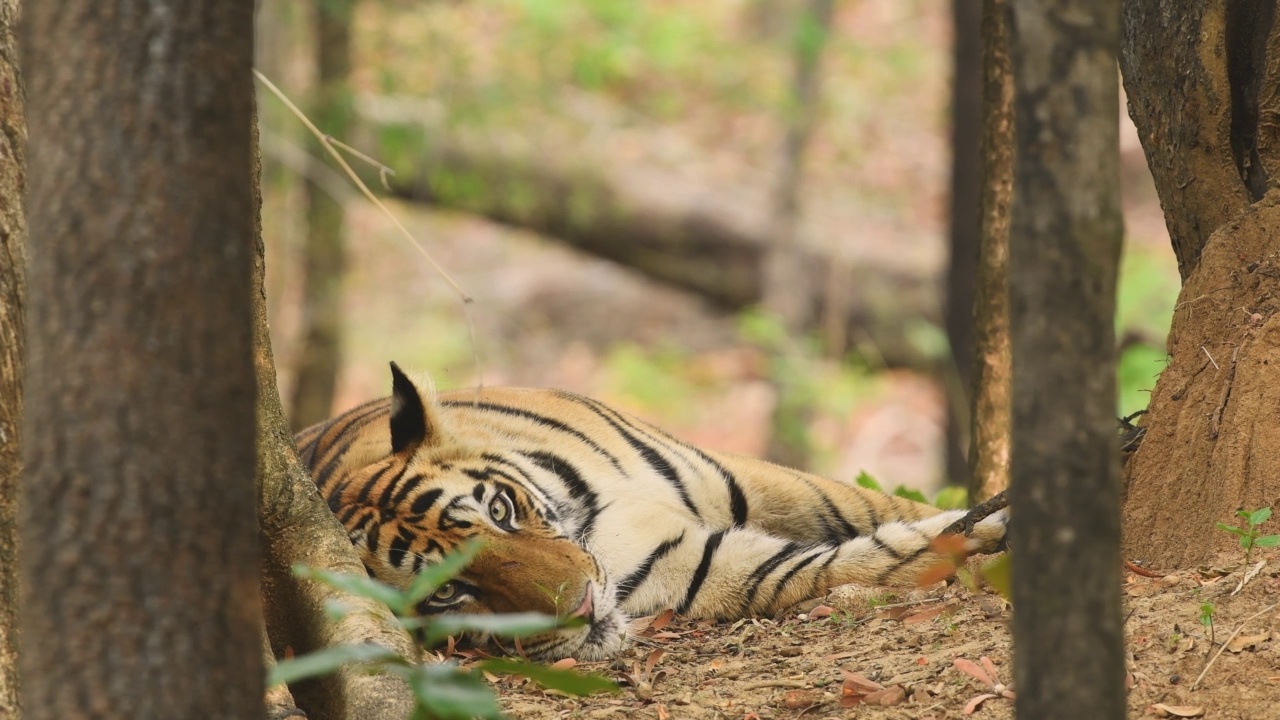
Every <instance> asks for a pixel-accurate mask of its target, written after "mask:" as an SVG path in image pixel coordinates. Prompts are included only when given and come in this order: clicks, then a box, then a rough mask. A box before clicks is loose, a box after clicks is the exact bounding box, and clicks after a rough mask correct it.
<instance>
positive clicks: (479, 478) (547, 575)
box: [295, 362, 1008, 661]
mask: <svg viewBox="0 0 1280 720" xmlns="http://www.w3.org/2000/svg"><path fill="white" fill-rule="evenodd" d="M391 380H392V383H391V390H392V394H391V396H390V397H388V398H382V399H379V400H373V401H370V402H366V403H364V404H362V405H359V406H357V407H355V408H353V409H351V410H348V411H347V412H345V413H343V414H341V415H338V416H337V417H335V418H333V419H331V420H329V421H327V422H322V423H320V424H317V425H314V426H311V427H309V428H307V429H305V430H303V431H301V432H300V433H298V435H297V436H296V437H295V441H296V446H297V449H298V452H299V456H300V458H301V460H302V462H303V464H304V465H305V466H306V467H307V469H308V470H309V471H310V473H311V476H312V479H313V480H314V482H315V483H316V485H317V487H318V488H319V490H320V494H321V495H322V496H323V498H324V499H325V500H326V501H327V503H328V506H329V508H330V509H331V510H332V511H333V513H334V514H335V515H336V516H337V518H338V520H339V521H340V522H341V524H342V526H343V527H344V528H345V529H346V532H347V535H348V537H349V538H350V540H351V542H352V544H353V545H354V546H355V548H356V550H357V552H358V554H359V555H360V556H361V559H362V560H363V562H364V565H365V567H366V568H367V570H368V573H369V575H370V576H371V577H373V578H375V579H377V580H380V581H382V582H384V583H387V584H390V585H393V586H396V587H399V588H405V587H407V586H408V585H409V584H410V583H411V582H412V580H413V579H414V577H415V575H416V574H417V573H418V572H419V571H420V570H422V568H423V567H425V566H428V565H431V564H434V563H437V562H439V561H440V560H441V558H442V557H443V556H444V555H445V554H447V553H449V552H450V551H453V550H456V549H457V548H459V547H460V546H461V545H462V544H463V543H465V542H467V541H468V540H469V539H471V538H482V539H483V543H482V544H481V549H480V550H479V551H478V554H477V555H475V557H474V558H473V560H472V561H471V563H470V564H469V565H468V566H467V567H466V569H465V570H463V571H462V573H461V574H459V575H457V576H456V577H454V579H452V580H450V581H449V582H446V583H444V584H443V585H440V586H439V587H438V588H437V589H436V590H435V592H434V594H432V595H431V596H430V597H428V598H427V599H425V600H424V601H422V603H421V605H420V607H418V608H417V612H418V613H419V614H421V615H423V616H428V617H429V616H432V615H437V614H441V613H479V614H485V613H516V612H535V613H543V614H547V615H553V616H556V617H557V618H562V619H569V618H572V619H574V621H573V622H565V623H563V626H560V627H557V628H556V629H554V630H551V631H548V632H545V633H542V634H538V635H533V636H531V637H526V638H524V639H523V641H522V647H521V648H520V649H521V650H522V651H523V652H524V654H525V655H526V656H527V657H529V658H531V659H536V660H555V659H560V658H566V657H574V658H576V659H578V660H583V661H586V660H603V659H608V658H611V657H613V656H616V655H617V654H618V653H619V652H620V651H622V650H623V648H624V647H625V646H626V644H627V642H628V638H627V627H628V622H629V621H630V619H632V618H636V617H641V616H647V615H652V614H656V613H659V612H663V611H665V610H666V609H674V610H675V612H676V613H677V614H679V615H681V616H687V617H690V618H716V619H738V618H745V617H751V616H759V615H775V614H777V613H779V612H782V611H784V610H785V609H787V608H790V607H793V606H795V605H797V604H799V603H801V602H803V601H805V600H807V599H810V598H814V597H818V596H821V595H823V594H825V593H827V592H828V591H829V590H831V589H832V588H835V587H837V586H840V585H846V584H850V583H861V584H875V585H891V586H892V585H911V584H914V583H915V582H916V581H917V579H919V578H920V577H921V575H922V573H924V572H925V571H926V570H928V569H931V568H934V567H936V566H938V564H939V563H940V562H941V561H942V560H943V557H942V556H941V555H939V554H938V553H937V552H936V551H934V550H931V549H930V545H931V541H932V540H933V539H934V538H935V537H936V536H937V535H938V534H939V533H941V532H942V531H943V529H944V528H947V527H948V526H949V525H951V524H952V523H953V522H956V521H957V520H961V519H964V518H965V517H966V513H965V511H963V510H950V511H943V510H939V509H938V508H935V507H933V506H931V505H927V504H923V503H919V502H914V501H912V500H909V499H907V498H902V497H897V496H893V495H887V494H884V493H881V492H877V491H875V490H870V489H867V488H864V487H860V486H858V485H857V484H855V483H852V482H850V483H845V482H839V481H835V480H830V479H827V478H824V477H820V476H817V475H811V474H808V473H805V472H801V471H798V470H793V469H790V468H786V467H782V466H780V465H775V464H773V463H769V462H766V461H763V460H757V459H754V458H750V457H746V456H739V455H734V454H730V453H726V452H717V451H713V450H704V449H701V448H698V447H695V446H694V445H691V444H688V443H685V442H682V441H680V440H678V439H676V438H675V437H673V436H671V435H669V434H667V433H666V432H664V431H663V430H661V429H659V428H657V427H655V426H654V425H652V424H650V423H648V422H645V421H642V420H639V419H637V418H635V417H632V416H631V415H628V414H626V413H624V412H622V411H619V410H616V409H614V408H612V407H610V406H608V405H606V404H604V403H602V402H599V401H597V400H593V399H590V398H587V397H584V396H581V395H576V394H573V393H570V392H565V391H561V390H552V389H526V388H508V387H485V388H482V389H472V390H455V391H450V392H442V393H438V394H437V393H436V392H435V391H434V390H433V386H432V384H431V381H430V378H429V377H426V376H418V377H410V376H409V375H407V374H406V373H405V372H403V371H402V370H401V369H400V367H399V366H398V365H396V364H395V363H394V362H393V363H391ZM971 525H972V528H973V529H972V532H971V533H969V534H968V535H967V536H965V537H964V550H965V552H967V553H989V552H995V551H998V550H1000V549H1002V548H1003V543H1004V540H1005V535H1006V528H1007V525H1008V515H1007V513H1006V511H1003V510H1002V511H1000V512H999V513H996V514H994V515H991V516H989V517H987V518H985V519H982V520H980V521H978V522H976V524H974V523H971Z"/></svg>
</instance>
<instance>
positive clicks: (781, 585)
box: [765, 547, 840, 610]
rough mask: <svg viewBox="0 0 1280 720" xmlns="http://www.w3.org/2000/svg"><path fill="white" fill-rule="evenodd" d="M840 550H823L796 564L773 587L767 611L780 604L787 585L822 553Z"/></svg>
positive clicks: (835, 548) (837, 548) (766, 606)
mask: <svg viewBox="0 0 1280 720" xmlns="http://www.w3.org/2000/svg"><path fill="white" fill-rule="evenodd" d="M839 549H840V548H839V547H834V548H823V549H822V550H821V551H819V552H816V553H814V554H812V555H810V556H809V557H807V558H805V559H803V560H801V561H800V562H798V563H796V564H795V566H793V567H792V568H791V569H790V570H788V571H787V572H786V574H785V575H783V576H782V578H781V579H779V580H778V584H777V585H774V586H773V595H772V596H770V597H769V603H768V604H767V605H765V608H766V610H767V609H769V608H772V607H773V604H774V603H776V602H778V596H779V595H781V594H782V591H783V589H785V588H786V587H787V583H789V582H791V578H793V577H795V576H796V573H798V572H800V571H801V570H803V569H805V568H806V567H808V566H809V564H810V563H812V562H813V561H814V560H817V559H818V556H819V555H821V554H822V553H824V552H831V551H832V550H837V551H838V550H839ZM833 557H834V555H833Z"/></svg>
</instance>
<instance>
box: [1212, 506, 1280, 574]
mask: <svg viewBox="0 0 1280 720" xmlns="http://www.w3.org/2000/svg"><path fill="white" fill-rule="evenodd" d="M1236 515H1237V516H1238V517H1241V518H1244V521H1245V524H1246V525H1247V526H1248V527H1243V528H1239V527H1236V526H1235V525H1228V524H1226V523H1218V529H1219V530H1225V531H1227V532H1229V533H1231V534H1232V535H1235V536H1237V537H1239V538H1240V547H1242V548H1244V564H1245V565H1248V564H1249V558H1250V557H1252V556H1253V549H1254V548H1256V547H1260V548H1265V547H1276V546H1277V545H1280V535H1263V534H1261V533H1259V532H1258V526H1259V525H1261V524H1263V523H1265V522H1266V521H1267V520H1269V519H1271V508H1269V507H1264V508H1259V509H1257V510H1254V511H1252V512H1250V511H1248V510H1238V511H1236Z"/></svg>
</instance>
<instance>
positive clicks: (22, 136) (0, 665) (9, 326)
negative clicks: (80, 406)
mask: <svg viewBox="0 0 1280 720" xmlns="http://www.w3.org/2000/svg"><path fill="white" fill-rule="evenodd" d="M17 19H18V0H0V718H11V719H12V720H18V719H19V718H21V717H22V710H21V707H20V706H19V704H18V636H17V631H18V584H17V580H18V503H17V498H18V475H19V472H20V469H21V466H22V463H21V460H22V458H21V452H22V356H23V351H24V347H25V345H24V335H23V325H24V322H23V309H24V302H25V298H26V294H27V287H26V264H27V262H26V243H27V221H26V215H25V214H24V213H23V211H22V199H23V197H24V196H25V195H26V152H27V148H26V146H27V125H26V122H25V120H24V119H23V115H22V108H23V98H22V78H21V76H20V74H19V72H18V47H17V44H16V42H15V40H14V36H13V28H14V25H15V23H16V21H17Z"/></svg>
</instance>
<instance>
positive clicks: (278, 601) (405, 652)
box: [252, 123, 419, 720]
mask: <svg viewBox="0 0 1280 720" xmlns="http://www.w3.org/2000/svg"><path fill="white" fill-rule="evenodd" d="M252 143H253V152H252V157H253V180H254V182H253V185H252V187H253V190H254V214H253V219H254V235H255V238H256V240H257V244H256V250H255V252H254V256H253V257H254V261H253V288H252V298H253V308H252V310H253V347H254V356H253V358H254V370H255V375H256V379H257V408H256V412H257V427H258V446H257V447H258V460H257V484H258V526H259V530H260V532H261V538H262V557H261V561H262V568H261V574H262V597H263V605H264V611H265V614H266V627H267V634H268V641H269V644H270V645H271V649H272V651H273V652H274V653H275V654H276V655H283V654H285V653H286V652H292V653H297V654H301V653H306V652H310V651H312V650H317V649H320V648H325V647H333V646H336V645H342V644H355V643H363V642H374V643H379V644H382V645H385V646H386V647H388V648H390V649H391V650H392V651H394V652H397V653H399V654H400V655H401V656H403V657H406V658H410V659H416V658H417V657H418V653H419V651H418V646H417V644H416V643H414V641H413V639H412V638H410V637H409V635H408V633H406V632H405V631H404V629H403V628H401V627H400V625H399V624H398V623H397V622H396V621H395V619H394V618H393V617H392V616H391V612H390V611H389V610H388V609H387V608H386V607H385V606H383V605H381V604H379V603H377V602H375V601H372V600H370V599H368V598H364V597H360V596H357V595H351V594H348V593H345V592H341V591H338V590H335V589H333V588H330V587H328V586H325V585H320V584H318V583H313V582H304V581H300V580H298V579H297V578H295V577H294V576H293V574H292V572H291V569H292V567H293V566H294V565H295V564H298V563H301V564H303V565H307V566H309V567H313V568H325V569H328V570H332V571H335V572H343V573H348V574H354V575H359V574H363V573H364V572H365V570H364V566H363V565H362V564H361V562H360V560H359V559H358V558H357V557H356V553H355V549H354V548H353V547H352V546H351V542H350V541H349V540H348V539H347V535H346V531H344V530H343V529H342V526H341V525H339V524H338V520H337V518H335V517H334V515H333V513H332V512H330V511H329V507H328V505H326V504H325V502H324V500H323V499H322V498H321V497H320V493H319V491H318V490H317V489H316V486H315V483H313V482H312V481H311V478H310V477H309V476H308V475H307V471H306V470H305V469H304V468H303V467H302V463H301V462H299V461H298V455H297V452H296V451H295V449H294V445H293V438H292V436H291V435H290V433H289V424H288V421H287V420H286V419H285V415H284V408H283V406H282V404H281V402H280V392H279V389H278V388H277V385H276V367H275V359H274V357H273V354H272V352H271V334H270V331H269V325H268V323H267V297H266V287H265V279H266V262H265V257H264V251H265V245H264V243H263V241H262V216H261V214H260V210H261V207H262V193H261V187H260V185H259V182H258V181H259V178H260V176H261V173H262V162H261V160H262V158H261V155H260V153H259V150H258V133H257V125H256V123H255V124H254V132H253V135H252ZM330 603H338V604H340V605H342V606H343V607H346V608H348V609H349V611H350V612H349V613H348V614H347V615H346V616H345V617H343V618H342V619H340V620H336V621H335V620H331V619H329V617H328V613H327V611H326V605H328V604H330ZM291 689H292V690H293V691H294V692H293V693H292V694H293V698H289V697H288V694H286V693H283V692H280V691H279V690H275V691H273V692H272V693H271V694H270V695H269V696H268V697H267V702H268V704H269V705H270V704H275V705H281V704H286V703H288V702H291V701H292V700H294V699H296V700H297V703H298V705H299V706H300V707H301V708H302V709H304V710H305V711H306V713H307V717H309V718H311V719H312V720H402V719H403V718H406V717H409V714H410V713H411V712H412V709H413V696H412V694H411V693H410V690H409V687H408V686H407V685H406V684H405V683H404V682H403V681H401V680H399V679H398V678H396V677H394V676H390V675H369V674H367V673H365V672H363V671H361V670H356V669H351V668H347V669H343V670H341V671H339V672H337V673H335V674H334V675H331V676H329V677H326V678H320V679H317V680H312V681H308V682H303V683H299V684H298V686H297V687H295V688H291Z"/></svg>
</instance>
